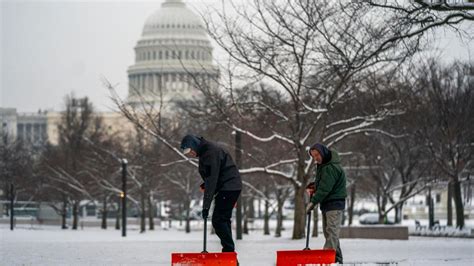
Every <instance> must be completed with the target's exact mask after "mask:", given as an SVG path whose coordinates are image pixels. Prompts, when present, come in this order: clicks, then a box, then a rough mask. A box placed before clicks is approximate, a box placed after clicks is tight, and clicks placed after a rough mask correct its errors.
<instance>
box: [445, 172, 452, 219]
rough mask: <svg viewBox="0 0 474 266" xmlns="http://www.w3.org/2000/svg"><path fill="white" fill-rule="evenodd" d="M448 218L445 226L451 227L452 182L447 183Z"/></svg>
mask: <svg viewBox="0 0 474 266" xmlns="http://www.w3.org/2000/svg"><path fill="white" fill-rule="evenodd" d="M447 207H448V217H446V219H447V226H453V185H452V182H451V181H449V183H448V202H447Z"/></svg>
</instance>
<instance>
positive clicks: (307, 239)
mask: <svg viewBox="0 0 474 266" xmlns="http://www.w3.org/2000/svg"><path fill="white" fill-rule="evenodd" d="M306 217H307V219H306V220H308V221H307V222H306V247H305V248H304V249H303V250H310V248H309V233H310V227H311V212H309V213H308V215H307V216H306Z"/></svg>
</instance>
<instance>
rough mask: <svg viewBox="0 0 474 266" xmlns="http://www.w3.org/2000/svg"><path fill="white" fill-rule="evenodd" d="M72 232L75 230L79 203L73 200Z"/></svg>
mask: <svg viewBox="0 0 474 266" xmlns="http://www.w3.org/2000/svg"><path fill="white" fill-rule="evenodd" d="M72 215H73V218H72V230H77V224H78V221H79V201H77V200H75V201H74V203H73V205H72Z"/></svg>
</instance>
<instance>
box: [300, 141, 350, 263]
mask: <svg viewBox="0 0 474 266" xmlns="http://www.w3.org/2000/svg"><path fill="white" fill-rule="evenodd" d="M309 154H310V155H311V157H313V160H314V161H315V162H316V163H317V164H318V166H317V169H316V177H315V181H314V189H315V190H314V193H313V196H312V197H311V201H310V203H309V204H308V206H307V207H306V212H307V213H310V212H311V210H313V209H314V207H315V206H316V205H317V204H320V209H321V212H322V214H323V232H324V238H326V242H325V243H324V248H325V249H334V250H336V262H337V263H341V264H342V263H343V259H342V251H341V247H340V244H339V231H340V227H341V223H342V215H343V212H344V209H345V208H346V196H347V192H346V175H345V173H344V170H343V169H342V167H341V165H340V162H341V160H340V158H339V155H338V154H337V152H336V151H334V150H329V149H328V148H327V147H326V146H324V145H323V144H320V143H316V144H314V145H313V146H311V147H310V149H309Z"/></svg>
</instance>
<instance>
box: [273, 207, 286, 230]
mask: <svg viewBox="0 0 474 266" xmlns="http://www.w3.org/2000/svg"><path fill="white" fill-rule="evenodd" d="M277 203H278V206H277V225H276V229H275V237H281V231H282V229H283V205H284V204H285V201H284V200H282V199H278V202H277Z"/></svg>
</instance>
